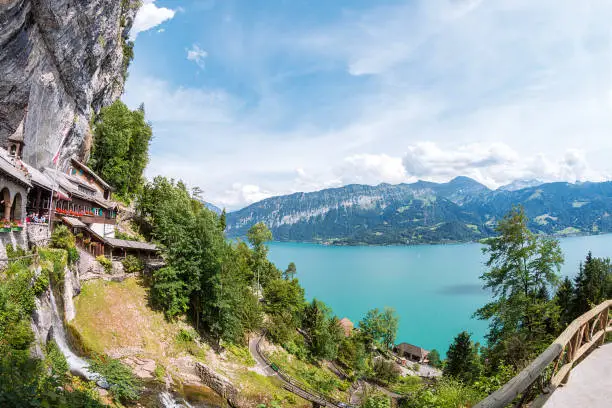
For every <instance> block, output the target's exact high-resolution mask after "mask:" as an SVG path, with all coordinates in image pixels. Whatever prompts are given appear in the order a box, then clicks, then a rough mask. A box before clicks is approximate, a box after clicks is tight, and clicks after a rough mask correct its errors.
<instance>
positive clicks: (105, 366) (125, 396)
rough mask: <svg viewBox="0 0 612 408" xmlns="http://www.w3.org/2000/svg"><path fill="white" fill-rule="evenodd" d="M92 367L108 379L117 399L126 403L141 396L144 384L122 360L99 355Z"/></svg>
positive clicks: (111, 390)
mask: <svg viewBox="0 0 612 408" xmlns="http://www.w3.org/2000/svg"><path fill="white" fill-rule="evenodd" d="M91 368H92V370H93V371H95V372H97V373H99V374H100V375H101V376H102V377H104V378H105V379H106V381H107V382H108V384H109V385H110V392H111V394H112V395H113V398H114V399H116V400H117V401H119V402H121V403H125V402H129V401H136V400H137V399H138V398H139V397H140V392H141V390H142V384H141V383H140V381H139V380H138V378H136V376H135V375H134V373H132V370H131V369H130V368H129V367H128V366H126V365H125V364H123V363H122V362H121V361H119V360H115V359H112V358H101V357H98V358H96V359H94V360H93V361H92V362H91Z"/></svg>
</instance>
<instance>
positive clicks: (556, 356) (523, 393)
mask: <svg viewBox="0 0 612 408" xmlns="http://www.w3.org/2000/svg"><path fill="white" fill-rule="evenodd" d="M610 312H612V299H611V300H606V301H605V302H603V303H601V304H600V305H599V306H597V307H595V308H593V309H591V310H589V311H588V312H586V313H585V314H583V315H582V316H580V317H579V318H577V319H576V320H574V321H573V322H572V323H570V325H569V326H567V328H566V329H565V330H564V331H563V333H561V335H560V336H559V337H557V338H556V339H555V341H554V342H553V343H552V344H551V345H550V346H549V347H548V348H547V349H546V350H545V351H544V352H543V353H542V354H540V355H539V356H538V357H537V358H536V359H535V360H534V361H533V362H532V363H531V364H530V365H529V366H527V368H525V369H524V370H523V371H521V372H520V373H519V374H518V375H517V376H516V377H514V378H513V379H511V380H510V381H508V382H507V383H506V384H505V385H504V386H503V387H501V388H500V389H499V390H497V391H495V392H494V393H493V394H491V395H489V396H488V397H487V398H485V399H484V400H482V401H481V402H479V403H478V404H476V405H475V406H474V408H502V407H506V406H508V405H509V404H512V405H513V406H515V407H523V406H527V405H528V406H529V407H530V408H536V407H541V406H542V405H543V404H544V402H546V399H547V398H548V396H550V394H551V393H552V392H553V391H554V390H555V389H556V388H557V387H558V386H560V385H564V384H566V383H567V381H568V379H569V375H570V371H571V370H572V368H573V367H574V365H575V364H576V363H577V362H579V361H581V359H582V358H584V357H586V356H587V355H588V354H589V353H590V352H591V351H592V350H593V349H594V348H596V347H597V346H600V345H602V344H603V343H604V342H605V338H606V333H607V332H611V331H612V319H610Z"/></svg>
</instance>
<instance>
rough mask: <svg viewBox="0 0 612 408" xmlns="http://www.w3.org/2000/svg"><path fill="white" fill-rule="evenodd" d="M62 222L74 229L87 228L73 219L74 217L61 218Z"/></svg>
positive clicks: (79, 221) (76, 219)
mask: <svg viewBox="0 0 612 408" xmlns="http://www.w3.org/2000/svg"><path fill="white" fill-rule="evenodd" d="M62 220H64V221H65V222H66V223H67V224H68V225H70V226H71V227H74V228H87V225H85V224H84V223H83V222H82V221H81V220H79V219H78V218H74V217H62Z"/></svg>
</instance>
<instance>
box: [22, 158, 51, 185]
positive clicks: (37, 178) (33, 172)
mask: <svg viewBox="0 0 612 408" xmlns="http://www.w3.org/2000/svg"><path fill="white" fill-rule="evenodd" d="M22 163H23V165H24V166H25V168H26V169H27V171H28V173H29V174H30V177H31V180H30V181H31V182H32V184H34V185H37V186H39V187H42V188H45V189H47V190H49V191H51V190H56V189H57V184H56V183H54V182H53V180H52V179H51V178H49V177H48V176H47V175H46V174H43V173H42V172H41V171H39V170H38V169H36V168H35V167H32V166H30V165H29V164H27V163H25V162H22Z"/></svg>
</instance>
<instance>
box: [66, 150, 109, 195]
mask: <svg viewBox="0 0 612 408" xmlns="http://www.w3.org/2000/svg"><path fill="white" fill-rule="evenodd" d="M72 164H74V165H75V166H77V167H79V168H81V169H82V170H83V171H85V172H86V173H88V174H89V175H90V176H92V177H93V178H94V179H96V181H97V182H98V183H100V184H101V185H102V186H103V187H104V188H106V189H108V190H112V187H111V186H109V185H108V183H106V181H104V180H103V179H102V177H100V176H98V175H97V174H96V173H95V172H94V171H93V170H92V169H90V168H89V167H87V166H86V165H84V164H83V163H81V162H80V161H78V160H77V159H75V158H74V157H73V158H72Z"/></svg>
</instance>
